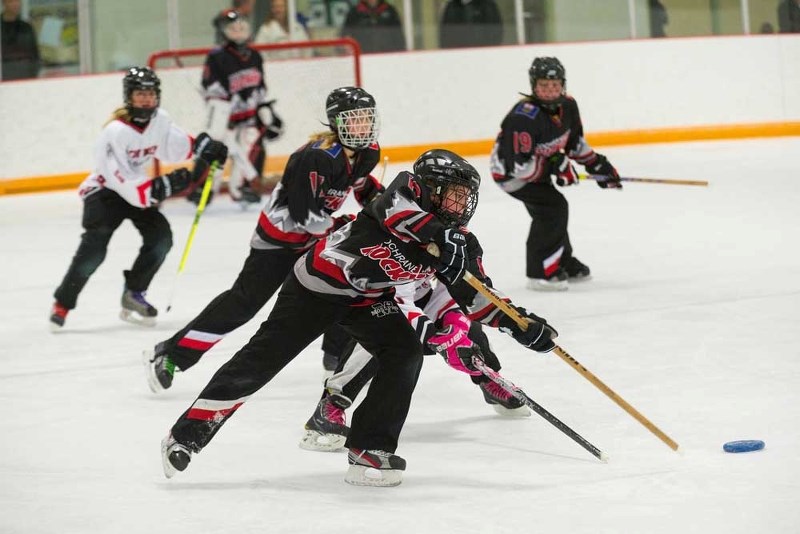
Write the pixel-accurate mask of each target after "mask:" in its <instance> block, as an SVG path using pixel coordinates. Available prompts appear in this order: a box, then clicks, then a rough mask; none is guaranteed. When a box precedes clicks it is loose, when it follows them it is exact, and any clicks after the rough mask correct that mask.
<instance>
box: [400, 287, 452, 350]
mask: <svg viewBox="0 0 800 534" xmlns="http://www.w3.org/2000/svg"><path fill="white" fill-rule="evenodd" d="M394 300H395V302H397V305H398V307H399V308H400V311H401V312H403V315H405V316H406V319H408V322H409V323H410V324H411V326H412V327H413V328H414V330H415V331H416V333H417V335H418V336H419V340H420V343H422V346H423V347H425V342H426V341H427V339H428V338H429V337H430V336H432V335H433V333H434V332H435V331H436V326H435V325H434V322H435V321H437V320H439V319H440V318H441V317H442V316H444V313H445V312H446V311H450V310H458V309H459V308H458V304H457V303H456V301H455V300H453V297H451V296H450V293H449V292H448V291H447V286H446V285H444V284H440V283H437V281H436V279H435V278H433V277H431V278H426V279H424V280H418V281H416V282H409V283H407V284H402V285H399V286H396V287H395V297H394ZM425 349H426V350H427V347H425Z"/></svg>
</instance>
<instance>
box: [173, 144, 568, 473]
mask: <svg viewBox="0 0 800 534" xmlns="http://www.w3.org/2000/svg"><path fill="white" fill-rule="evenodd" d="M479 185H480V176H479V175H478V173H477V171H475V169H474V168H473V167H472V166H471V165H470V164H469V163H467V162H466V161H465V160H464V159H463V158H461V157H459V156H458V155H456V154H453V153H452V152H449V151H446V150H432V151H428V152H426V153H425V154H423V155H421V156H420V158H419V159H418V160H417V162H416V163H415V164H414V172H413V173H411V172H401V173H400V174H399V175H398V176H397V177H396V178H395V179H394V181H393V182H392V183H391V185H390V186H389V187H388V188H387V190H386V192H384V193H383V194H382V195H381V196H380V197H378V198H377V199H376V200H375V201H374V202H372V203H371V204H369V205H368V206H366V207H365V208H364V209H363V210H362V211H361V212H360V213H359V215H358V217H357V218H356V219H355V221H353V222H351V223H350V224H347V225H345V226H344V227H342V228H341V229H339V230H338V231H336V232H334V233H333V234H331V235H330V236H328V237H327V238H325V239H322V240H320V241H319V242H318V243H317V244H316V245H315V246H314V247H313V248H312V249H311V250H310V251H309V252H308V253H306V254H305V255H304V256H302V257H301V258H300V259H299V260H298V261H297V262H296V263H295V265H294V268H293V269H292V271H291V272H290V274H289V276H288V277H287V279H286V281H285V282H284V283H283V287H282V288H281V291H280V293H279V294H278V300H277V302H276V303H275V306H274V307H273V309H272V311H271V313H270V315H269V317H268V319H267V320H266V321H265V322H264V323H262V324H261V327H260V328H259V329H258V332H256V334H255V335H254V336H253V337H252V338H251V339H250V341H249V342H248V343H247V344H246V345H245V346H244V347H242V348H241V349H240V350H239V351H238V352H237V353H236V354H235V355H234V356H233V357H232V358H231V359H230V360H229V361H228V362H227V363H225V364H224V365H223V366H222V367H221V368H220V369H219V371H217V373H216V374H215V375H214V377H213V378H212V379H211V381H210V382H209V384H208V385H207V386H206V387H205V388H204V389H203V391H202V392H201V393H200V395H199V397H198V398H197V400H195V401H194V402H193V403H192V405H191V406H190V407H189V409H188V410H186V411H185V412H184V413H183V415H181V417H180V418H179V419H178V420H177V422H176V423H175V424H174V425H173V426H172V429H171V430H170V433H169V434H168V435H167V437H165V438H164V440H163V441H162V444H161V454H162V462H163V467H164V474H165V475H166V476H167V477H168V478H169V477H172V476H174V475H175V473H176V472H177V471H183V470H185V469H186V468H187V466H188V465H189V462H190V460H191V456H192V455H193V454H196V453H199V452H200V451H201V450H202V449H203V448H204V447H206V446H207V445H208V443H209V442H210V441H211V439H212V438H213V437H214V436H215V435H216V433H217V432H218V431H219V429H220V428H221V427H222V425H223V424H224V423H225V421H227V420H228V418H230V417H231V416H232V415H233V414H234V413H235V412H236V410H237V409H238V408H239V407H240V406H241V405H242V404H244V402H245V401H246V400H247V399H248V398H249V397H250V396H251V395H253V394H254V393H255V392H256V391H258V390H259V389H261V388H262V387H263V386H264V385H265V384H266V383H268V382H269V381H270V380H271V379H272V378H273V377H274V376H275V375H277V374H278V373H279V372H280V371H281V369H283V368H284V367H285V366H286V365H287V364H288V363H289V362H290V361H291V360H293V359H294V358H295V357H296V356H297V355H298V354H299V353H300V352H301V351H302V350H303V349H304V348H305V347H306V346H307V345H308V344H309V343H311V342H312V341H313V340H314V339H316V338H317V337H318V336H319V335H320V334H322V333H323V332H324V331H325V330H326V329H327V328H329V327H330V326H331V325H334V324H337V323H338V324H340V325H341V326H343V327H344V328H345V330H347V332H348V333H349V334H350V335H351V336H352V337H353V338H354V339H355V340H356V341H357V342H359V343H360V344H361V345H362V346H363V347H364V348H365V349H367V350H368V351H369V352H370V353H371V354H372V355H373V356H374V357H375V358H377V360H378V362H379V365H378V370H377V373H376V374H375V377H374V378H373V379H372V384H371V386H370V389H369V391H368V393H367V395H366V398H365V399H364V401H363V402H362V403H361V404H360V405H359V407H358V409H356V410H355V413H354V414H353V421H352V426H351V429H350V435H349V437H348V439H347V443H346V445H347V447H348V448H349V449H350V451H349V454H348V462H349V464H350V468H349V469H348V472H347V476H346V478H345V480H346V481H347V482H348V483H351V484H356V485H370V486H393V485H397V484H399V483H400V481H401V478H402V472H403V471H404V470H405V467H406V462H405V460H404V459H403V458H401V457H399V456H397V455H395V454H394V452H395V450H396V449H397V443H398V439H399V437H400V432H401V430H402V427H403V424H404V422H405V419H406V415H407V413H408V409H409V405H410V402H411V395H412V393H413V391H414V387H415V385H416V382H417V378H418V376H419V371H420V368H421V365H422V346H421V344H420V342H419V337H418V334H417V332H416V331H415V329H414V327H412V326H411V324H410V323H409V322H408V320H407V319H406V317H405V316H404V315H403V313H402V312H401V311H400V310H399V308H398V306H397V303H396V302H395V300H394V293H395V291H394V289H395V287H397V286H399V285H402V284H406V283H408V282H413V281H415V280H422V279H426V278H428V277H429V276H430V275H431V274H434V273H435V274H436V276H437V278H438V279H439V280H440V281H442V282H443V283H445V284H446V285H447V286H448V287H450V289H451V294H453V296H454V297H455V298H456V299H457V300H459V301H460V303H461V305H462V308H463V309H465V310H468V312H469V314H470V317H471V318H472V319H473V320H479V321H481V322H482V323H484V324H489V325H491V326H499V327H503V328H506V329H507V330H508V331H509V333H511V335H512V336H513V337H514V338H515V339H516V340H517V341H518V342H520V343H521V344H523V345H525V346H527V347H529V348H532V349H533V350H537V351H548V350H552V348H553V347H554V344H553V342H552V341H551V337H554V336H555V330H553V329H551V328H550V327H549V326H548V325H547V324H546V323H544V322H543V320H542V319H540V318H538V317H535V316H533V315H529V316H528V317H529V321H530V323H529V327H528V328H527V330H525V331H522V330H521V329H520V328H519V327H518V326H517V325H516V324H515V323H514V321H513V320H511V319H510V318H508V317H507V316H506V315H505V314H503V313H501V312H500V310H499V309H498V308H496V307H495V306H494V305H493V304H491V303H490V302H489V301H487V300H486V299H485V297H483V296H482V295H481V294H479V293H477V292H476V291H475V290H474V289H472V288H471V287H470V286H469V285H468V284H466V283H465V282H463V281H462V280H461V279H462V277H463V275H464V272H465V269H466V267H467V265H468V260H469V257H468V253H467V250H466V238H465V236H464V234H463V233H462V232H461V231H460V230H459V228H460V227H462V226H465V225H466V224H467V222H468V221H469V219H470V217H471V216H472V214H473V213H474V211H475V208H476V206H477V202H478V187H479ZM430 243H435V244H436V245H437V246H438V249H439V251H440V256H439V258H438V259H436V258H434V257H433V256H431V255H430V254H428V253H427V252H426V247H427V246H428V245H429V244H430ZM478 276H480V277H481V278H483V275H478ZM448 318H450V319H448ZM445 319H446V324H445V325H444V326H445V330H443V331H442V332H440V334H439V337H440V341H439V342H438V345H439V350H440V351H441V352H442V353H443V355H444V356H446V359H447V361H448V363H449V364H450V365H451V366H453V367H455V368H457V369H459V370H462V371H465V372H469V373H470V374H474V373H476V372H477V371H475V370H474V369H472V368H471V366H472V363H471V362H472V356H473V355H474V354H477V353H479V351H478V349H477V348H476V347H475V346H474V345H473V344H472V343H471V342H470V341H469V340H468V338H467V337H466V336H465V335H464V334H465V331H466V329H467V328H468V326H467V324H466V323H468V321H465V320H464V319H465V317H464V316H463V315H462V316H460V317H459V316H456V315H455V314H447V315H446V316H445Z"/></svg>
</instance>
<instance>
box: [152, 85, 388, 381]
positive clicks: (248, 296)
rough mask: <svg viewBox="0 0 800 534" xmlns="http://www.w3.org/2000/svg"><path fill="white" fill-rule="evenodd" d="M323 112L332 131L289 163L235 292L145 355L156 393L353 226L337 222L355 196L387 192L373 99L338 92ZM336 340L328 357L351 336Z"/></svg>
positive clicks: (366, 198)
mask: <svg viewBox="0 0 800 534" xmlns="http://www.w3.org/2000/svg"><path fill="white" fill-rule="evenodd" d="M326 110H327V116H328V121H329V123H330V130H329V131H324V132H320V133H316V134H314V135H313V136H311V140H310V141H309V142H308V143H307V144H305V145H303V146H302V147H300V148H299V149H298V150H297V151H296V152H295V153H294V154H292V155H291V157H290V158H289V161H288V163H287V164H286V170H285V172H284V174H283V178H282V179H281V181H280V183H278V185H277V186H276V188H275V190H274V191H273V193H272V196H271V199H270V202H269V203H268V204H267V205H266V206H265V207H264V209H263V210H262V212H261V214H260V215H259V219H258V224H257V226H256V229H255V232H254V233H253V236H252V239H251V240H250V255H249V256H248V257H247V259H246V260H245V262H244V266H243V267H242V271H241V272H240V273H239V277H238V278H237V279H236V281H235V282H234V284H233V286H232V287H231V288H230V289H228V290H226V291H224V292H223V293H221V294H220V295H219V296H217V297H216V298H215V299H214V300H212V301H211V302H210V303H209V304H208V305H207V306H206V308H205V309H204V310H203V311H202V312H200V315H198V316H197V317H195V318H194V319H192V321H191V322H189V324H187V325H186V326H185V327H184V328H182V329H180V330H179V331H178V332H177V333H176V334H175V335H173V336H172V337H171V338H169V339H167V340H165V341H162V342H161V343H159V344H157V345H156V346H155V348H154V349H153V350H152V351H149V350H148V351H145V353H144V357H145V363H146V366H147V370H148V381H149V385H150V388H151V389H152V390H153V392H159V391H163V390H164V389H167V388H169V387H170V386H171V385H172V380H173V376H174V372H175V369H176V368H177V369H178V370H181V371H186V370H187V369H189V368H190V367H192V366H193V365H194V364H196V363H197V362H198V361H199V360H200V358H201V357H202V356H203V354H205V352H206V351H208V350H209V349H211V347H213V346H214V345H215V344H216V343H217V342H219V341H220V340H221V339H222V338H223V337H225V335H226V334H228V333H229V332H232V331H233V330H235V329H237V328H238V327H240V326H242V325H243V324H245V323H246V322H247V321H249V320H250V319H252V318H253V317H254V316H255V314H256V313H258V311H259V310H260V309H261V308H262V307H264V304H266V303H267V301H268V300H269V299H270V297H272V295H273V294H274V293H275V291H277V289H278V288H279V287H280V285H281V284H282V283H283V281H284V279H285V278H286V275H287V274H288V273H289V271H290V270H291V268H292V265H293V264H294V263H295V261H296V260H297V258H298V257H299V256H301V255H302V254H303V253H304V252H305V251H307V250H308V249H309V248H311V247H312V246H313V245H314V244H315V243H316V242H317V240H319V239H320V238H322V237H324V236H325V235H327V234H328V233H330V232H331V231H333V230H335V229H336V228H338V227H340V226H342V225H344V224H346V223H347V222H350V220H352V218H353V216H352V215H340V216H337V217H333V216H332V214H333V212H335V211H336V210H338V209H339V208H340V207H341V206H342V204H343V203H344V201H345V198H346V197H347V195H348V194H349V193H350V192H351V191H352V192H353V193H354V195H355V199H356V200H357V201H358V202H359V203H360V204H361V205H362V206H363V205H366V204H367V203H368V202H370V201H371V200H372V199H373V198H374V197H376V196H377V195H378V194H379V193H380V192H381V191H382V190H383V186H382V185H381V184H380V183H379V182H378V180H377V179H376V178H374V177H373V176H372V175H371V174H370V173H371V172H372V170H373V169H374V168H375V165H376V164H377V163H378V161H379V160H380V147H379V146H378V143H377V141H376V139H377V137H378V131H379V120H378V115H377V110H376V108H375V99H374V98H373V97H372V96H371V95H370V94H369V93H367V92H366V91H365V90H364V89H361V88H357V87H340V88H338V89H334V90H333V91H332V92H331V93H330V95H328V98H327V101H326ZM334 328H337V327H334ZM331 336H332V337H333V338H334V339H333V340H332V341H331V340H328V339H325V340H323V350H325V351H330V352H333V353H338V352H340V350H341V349H339V344H340V343H342V339H344V340H345V341H347V340H348V339H349V336H346V335H341V334H339V333H336V332H332V333H331ZM326 337H327V336H326ZM328 345H332V347H330V348H327V347H328Z"/></svg>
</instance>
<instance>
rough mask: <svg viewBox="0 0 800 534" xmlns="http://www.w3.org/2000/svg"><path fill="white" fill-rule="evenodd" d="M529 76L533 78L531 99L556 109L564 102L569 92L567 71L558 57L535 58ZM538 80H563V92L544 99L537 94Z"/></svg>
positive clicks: (546, 107)
mask: <svg viewBox="0 0 800 534" xmlns="http://www.w3.org/2000/svg"><path fill="white" fill-rule="evenodd" d="M528 77H529V78H530V80H531V93H532V94H531V99H532V100H533V101H534V102H536V103H537V104H538V105H540V106H541V107H543V108H545V109H550V110H554V109H556V108H557V107H558V106H559V105H561V103H562V102H564V99H565V97H566V94H567V71H566V69H564V65H562V64H561V62H560V61H559V60H558V58H556V57H537V58H534V60H533V63H532V64H531V67H530V69H528ZM537 80H561V84H562V89H561V94H560V95H559V96H558V97H557V98H555V99H549V100H546V101H545V100H542V99H541V98H540V97H539V96H537V95H536V82H537Z"/></svg>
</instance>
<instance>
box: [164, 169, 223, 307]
mask: <svg viewBox="0 0 800 534" xmlns="http://www.w3.org/2000/svg"><path fill="white" fill-rule="evenodd" d="M218 166H219V163H218V162H216V161H215V162H213V163H212V164H211V166H210V167H209V169H208V175H206V181H205V183H204V184H203V192H202V193H201V194H200V201H199V202H198V203H197V210H196V211H195V212H194V222H192V228H191V229H190V230H189V238H188V239H187V240H186V245H185V246H184V247H183V255H182V256H181V262H180V263H179V264H178V272H177V273H176V274H175V281H174V282H173V283H172V292H171V293H170V296H169V302H168V304H167V312H169V311H170V310H171V309H172V299H173V298H175V289H176V288H177V287H178V278H179V277H180V275H181V273H182V272H183V269H184V267H186V260H187V259H188V258H189V250H191V248H192V243H193V242H194V234H195V232H197V226H198V225H199V224H200V216H201V215H203V212H204V211H205V209H206V204H208V197H209V196H210V195H211V189H212V187H213V185H214V175H215V174H216V173H217V167H218Z"/></svg>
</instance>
